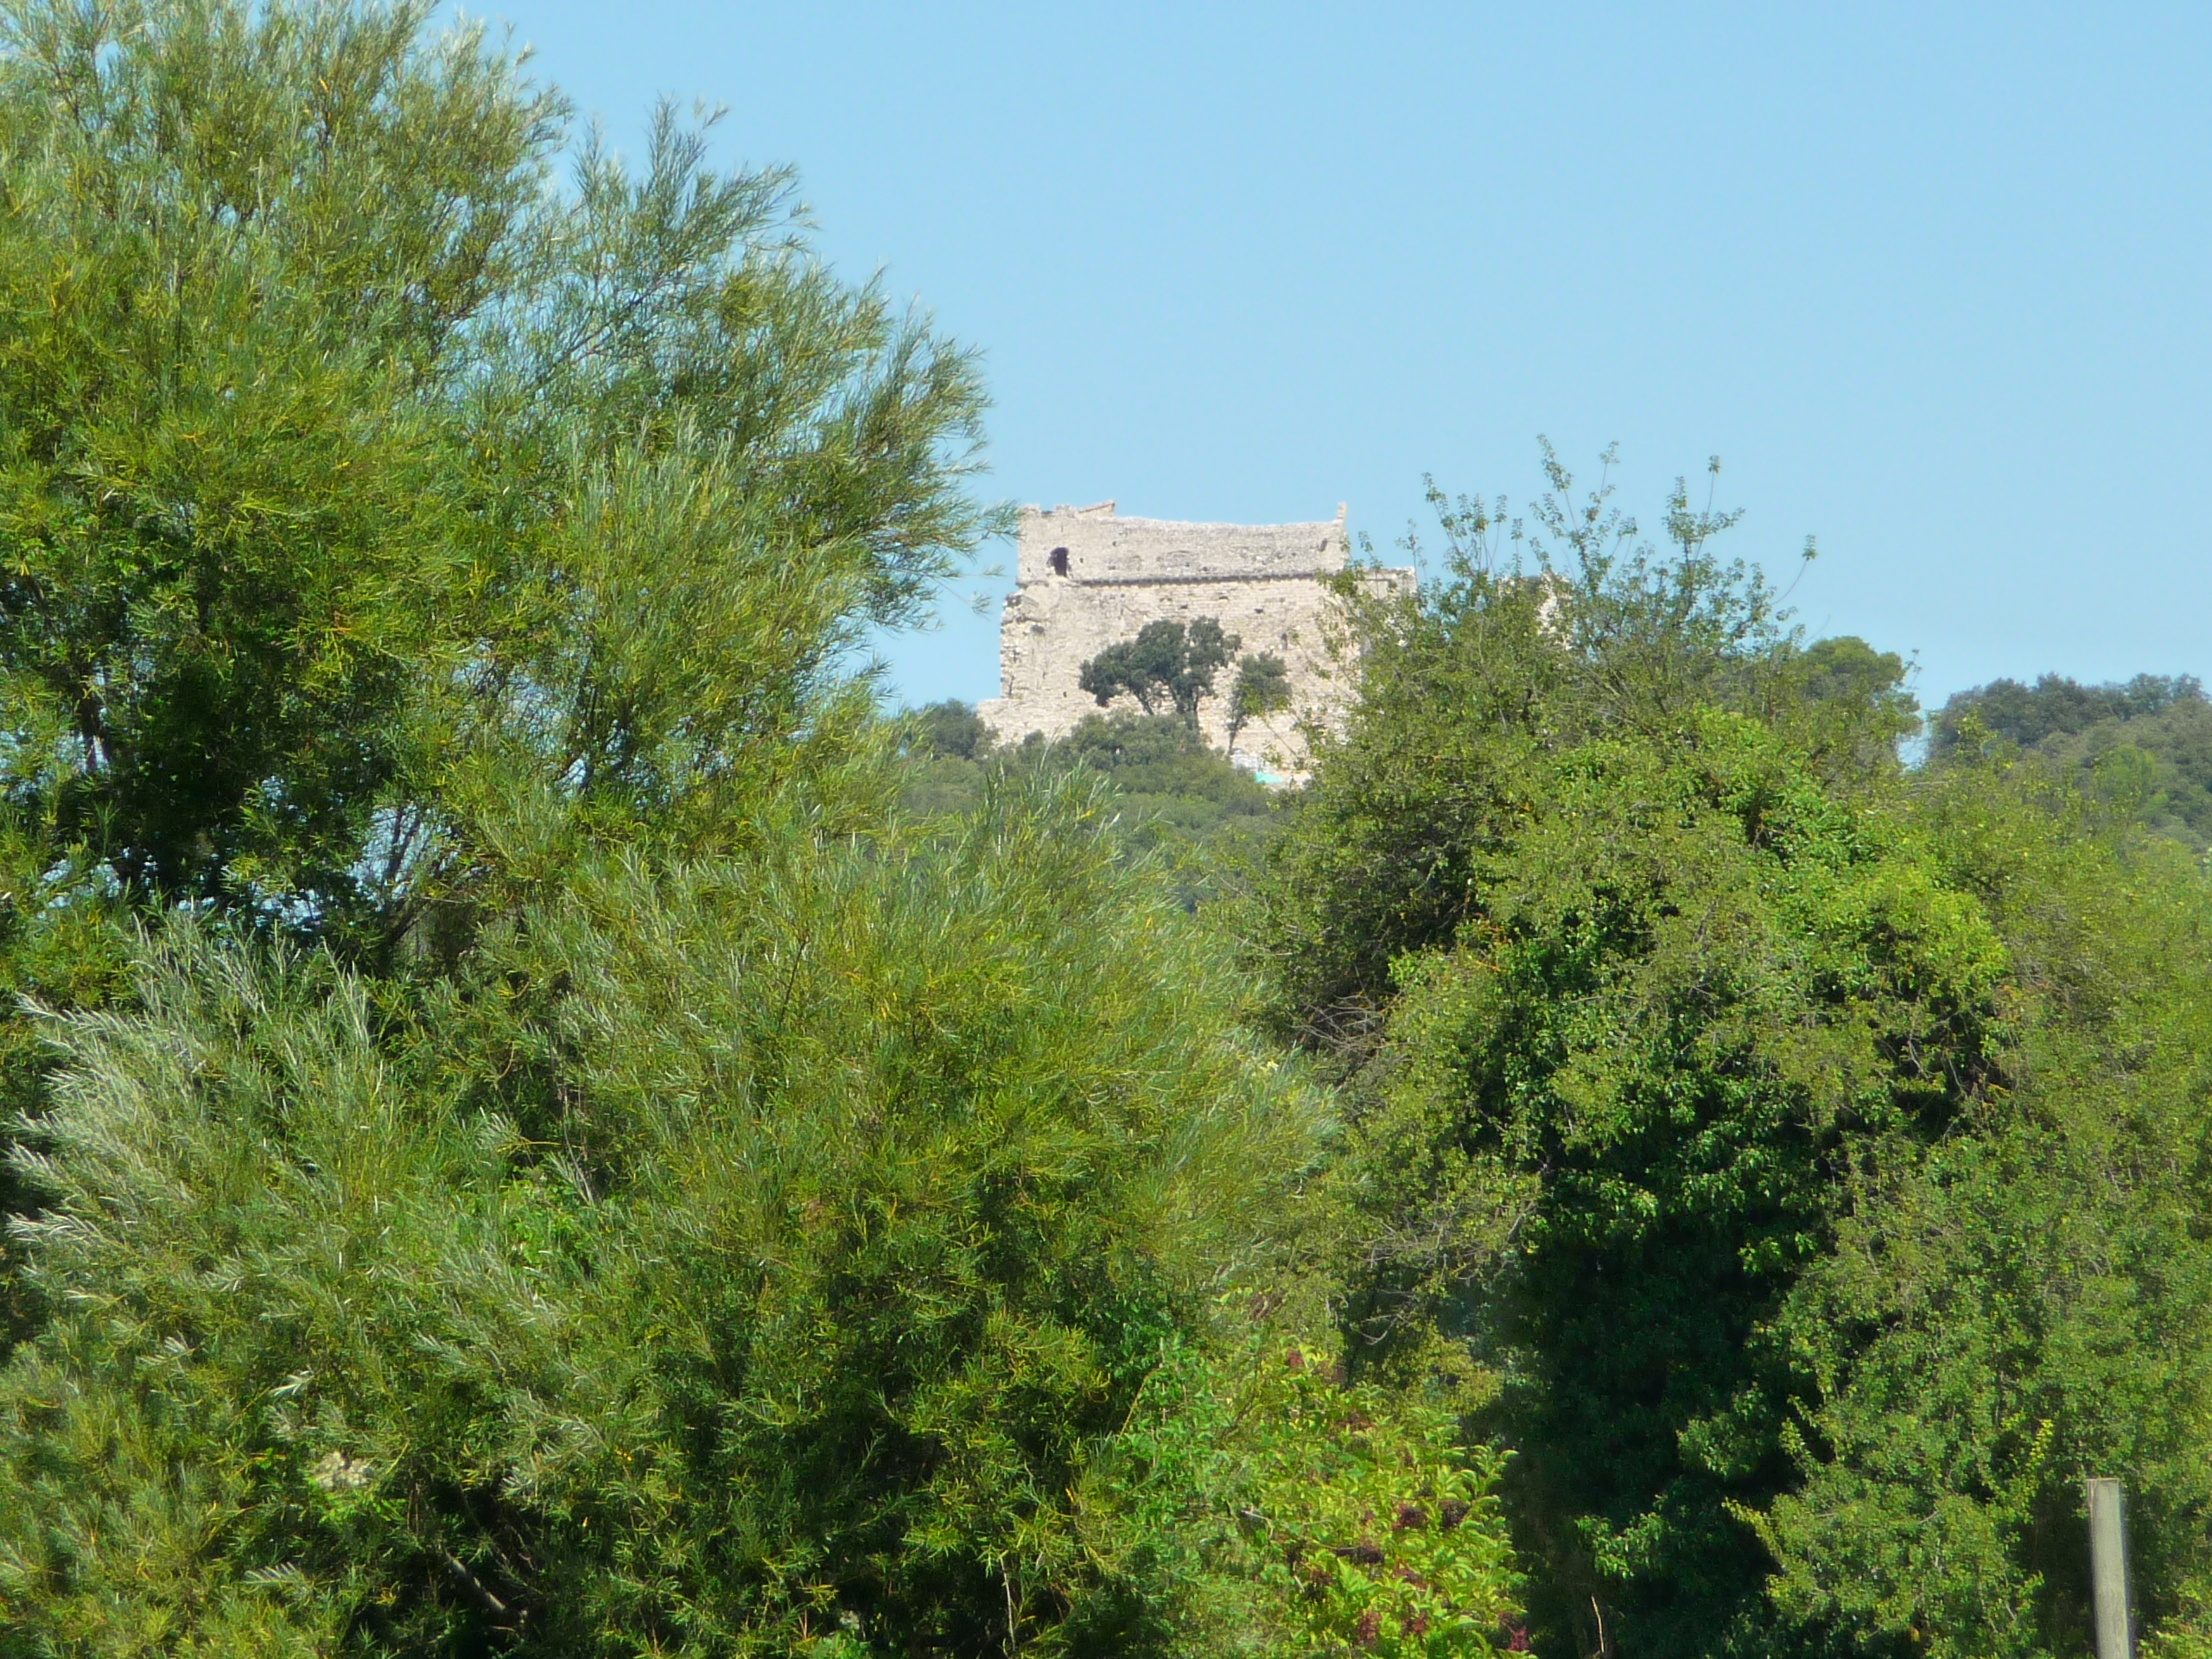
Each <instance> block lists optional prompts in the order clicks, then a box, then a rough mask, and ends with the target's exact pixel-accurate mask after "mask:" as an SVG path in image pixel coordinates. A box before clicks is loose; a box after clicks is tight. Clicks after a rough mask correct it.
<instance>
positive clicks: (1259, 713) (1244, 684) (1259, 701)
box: [1229, 652, 1290, 744]
mask: <svg viewBox="0 0 2212 1659" xmlns="http://www.w3.org/2000/svg"><path fill="white" fill-rule="evenodd" d="M1289 707H1290V670H1289V669H1288V668H1287V667H1285V666H1284V664H1283V660H1282V658H1280V657H1277V656H1274V655H1273V654H1271V653H1268V652H1262V653H1261V654H1260V655H1258V656H1255V657H1247V658H1244V660H1243V662H1241V663H1239V664H1236V682H1235V683H1233V684H1232V685H1231V686H1230V689H1229V741H1230V743H1231V744H1234V743H1235V742H1236V734H1237V733H1239V732H1241V731H1243V729H1244V728H1245V726H1246V725H1247V724H1248V723H1249V722H1250V721H1255V720H1259V719H1262V718H1263V717H1264V716H1266V715H1273V714H1279V713H1281V711H1282V710H1283V709H1287V708H1289Z"/></svg>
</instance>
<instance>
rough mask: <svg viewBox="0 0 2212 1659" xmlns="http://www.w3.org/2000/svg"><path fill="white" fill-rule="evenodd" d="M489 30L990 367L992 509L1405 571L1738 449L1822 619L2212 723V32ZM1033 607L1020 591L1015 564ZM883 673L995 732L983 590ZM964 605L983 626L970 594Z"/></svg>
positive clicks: (1267, 14) (899, 653) (1542, 15)
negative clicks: (1363, 556) (2158, 681)
mask: <svg viewBox="0 0 2212 1659" xmlns="http://www.w3.org/2000/svg"><path fill="white" fill-rule="evenodd" d="M491 15H493V16H497V17H500V18H503V19H504V20H505V21H506V22H510V23H512V25H513V26H514V28H515V29H516V32H517V34H518V36H519V37H520V38H521V39H524V40H525V41H529V42H531V44H533V45H534V46H535V48H537V62H538V65H539V67H540V69H541V71H542V72H543V73H544V74H545V75H546V76H547V77H548V78H550V79H553V80H556V81H557V82H559V83H560V84H561V85H563V86H564V87H566V88H567V89H568V90H569V92H571V93H572V94H573V95H574V96H575V98H576V99H577V100H578V101H579V103H580V104H581V105H582V107H583V108H585V109H586V110H588V111H594V112H596V113H597V114H599V115H600V116H601V117H602V118H604V120H605V122H606V124H607V128H608V130H609V131H610V132H611V133H612V134H613V136H614V137H615V138H616V140H617V141H618V142H619V143H622V144H623V145H624V146H625V147H626V148H630V149H634V148H635V143H636V138H637V135H638V134H639V132H640V131H641V130H642V128H643V124H644V117H645V111H647V109H648V108H649V107H650V105H651V104H652V100H653V99H654V98H655V97H656V96H658V95H659V94H662V93H669V94H674V95H676V96H677V97H679V98H682V99H686V100H690V99H706V100H709V101H712V102H715V103H719V104H722V105H727V106H728V118H727V119H726V121H725V123H724V124H723V125H722V127H721V130H720V140H719V150H718V153H719V155H720V156H721V158H722V159H723V160H725V161H727V162H731V163H738V162H754V163H757V162H791V163H792V164H794V165H796V166H797V167H798V168H799V169H800V171H801V175H802V179H803V185H804V198H805V200H807V201H808V202H809V203H810V204H811V206H812V207H813V210H814V213H815V215H816V217H817V219H818V221H819V224H820V226H821V245H822V246H823V249H824V250H825V251H826V252H827V253H828V254H829V257H831V258H832V259H833V260H834V261H835V262H836V264H838V265H839V266H840V268H841V269H842V270H845V271H846V272H847V273H848V274H850V275H854V276H865V275H866V274H867V273H868V271H870V270H873V269H874V268H876V267H878V266H880V267H882V268H883V270H884V271H885V274H886V279H887V283H889V285H890V287H891V289H892V290H893V292H894V293H896V294H898V295H899V296H902V297H903V296H914V297H916V298H918V300H920V301H921V302H924V303H925V304H926V305H927V306H929V307H930V308H932V309H933V310H934V311H935V313H936V314H937V316H938V320H939V321H940V322H941V324H942V325H943V326H944V327H947V328H948V329H950V331H951V332H953V333H954V334H957V335H958V336H959V337H961V338H962V339H963V340H968V341H971V342H973V343H975V344H976V345H977V346H981V347H982V349H983V351H984V352H985V353H986V357H987V365H988V377H989V380H990V383H991V386H992V390H993V393H994V396H995V411H994V414H993V416H992V419H991V427H990V435H991V459H992V465H993V471H992V474H991V477H990V478H989V479H988V480H987V484H988V487H989V488H990V490H991V492H992V493H994V494H995V495H998V496H1001V497H1005V498H1009V499H1017V500H1022V501H1034V502H1039V503H1043V504H1046V505H1050V504H1052V503H1054V502H1060V501H1071V502H1088V501H1092V500H1096V499H1103V498H1105V497H1109V496H1111V497H1115V498H1117V499H1119V501H1120V502H1121V504H1122V511H1123V512H1133V513H1142V514H1147V515H1150V516H1154V517H1160V518H1213V519H1237V520H1246V521H1271V520H1281V519H1301V518H1325V517H1328V516H1329V515H1330V514H1332V513H1333V512H1335V510H1336V505H1337V503H1338V501H1340V500H1342V501H1348V502H1349V503H1350V504H1351V518H1352V523H1353V525H1354V527H1355V528H1356V529H1363V530H1365V531H1368V532H1369V533H1370V534H1371V535H1372V536H1373V537H1374V538H1375V540H1376V543H1378V544H1381V545H1383V546H1386V547H1387V545H1388V544H1389V543H1390V542H1391V541H1392V540H1394V539H1395V537H1397V536H1399V535H1400V534H1402V531H1403V530H1404V527H1405V525H1406V524H1407V523H1408V520H1410V519H1414V518H1420V517H1422V516H1424V512H1425V510H1424V509H1423V507H1422V505H1421V475H1422V474H1423V473H1425V472H1427V473H1433V474H1435V475H1436V477H1437V479H1438V480H1439V481H1440V483H1442V484H1444V485H1445V486H1446V487H1448V488H1451V489H1453V490H1461V489H1467V490H1479V491H1481V492H1483V493H1496V492H1499V491H1503V492H1507V493H1510V494H1511V495H1513V496H1514V497H1515V498H1516V499H1519V498H1522V497H1525V496H1526V495H1527V494H1528V493H1529V489H1530V486H1532V485H1533V484H1534V483H1535V480H1536V477H1537V470H1536V450H1535V438H1536V435H1537V434H1539V433H1545V434H1548V435H1550V436H1551V437H1552V438H1553V440H1554V442H1556V443H1557V444H1558V445H1559V446H1560V449H1561V450H1562V451H1563V452H1564V453H1565V454H1566V455H1567V457H1568V458H1569V459H1570V460H1573V461H1586V460H1587V459H1589V458H1590V457H1592V456H1594V455H1595V454H1596V453H1597V452H1598V451H1599V449H1601V448H1603V447H1604V446H1605V444H1606V443H1607V442H1611V441H1612V440H1616V439H1618V441H1619V442H1620V443H1621V445H1622V448H1623V451H1624V458H1625V462H1626V465H1625V469H1624V473H1623V474H1622V475H1621V476H1622V481H1623V484H1624V491H1623V496H1622V499H1623V500H1624V502H1625V503H1626V504H1627V505H1630V507H1632V508H1633V509H1635V510H1636V511H1637V512H1639V513H1640V514H1642V515H1643V517H1644V518H1646V519H1647V521H1650V520H1654V519H1656V508H1657V507H1658V505H1659V504H1660V501H1661V499H1662V496H1663V493H1664V492H1665V490H1666V487H1667V486H1668V483H1669V480H1671V479H1672V478H1673V477H1674V476H1675V474H1678V473H1684V472H1688V473H1690V474H1695V473H1696V472H1697V471H1698V470H1699V469H1700V467H1702V465H1703V463H1704V461H1705V458H1706V457H1707V455H1708V454H1713V453H1716V452H1717V453H1718V454H1720V455H1721V456H1722V457H1723V459H1724V461H1725V462H1726V472H1725V474H1724V475H1723V478H1722V487H1721V497H1722V503H1723V505H1740V506H1742V507H1744V508H1745V509H1746V510H1747V512H1746V517H1745V521H1744V523H1743V524H1742V526H1741V527H1740V528H1739V529H1738V530H1737V531H1734V532H1733V534H1732V541H1733V543H1734V549H1735V550H1736V551H1737V552H1738V553H1740V554H1742V555H1744V556H1748V557H1751V558H1755V559H1758V560H1760V561H1761V562H1763V563H1766V564H1767V565H1768V567H1769V569H1771V570H1773V571H1775V572H1776V573H1777V575H1781V576H1783V577H1784V578H1785V579H1786V578H1787V576H1788V575H1789V574H1790V573H1791V571H1792V570H1793V569H1794V567H1795V566H1796V549H1797V548H1798V547H1799V545H1801V543H1802V540H1803V538H1804V537H1805V536H1806V535H1808V533H1809V534H1815V535H1817V536H1818V537H1819V538H1820V543H1821V559H1820V561H1819V563H1817V564H1816V565H1815V567H1814V568H1813V569H1812V570H1811V571H1810V572H1809V573H1808V575H1806V577H1805V579H1804V580H1803V581H1802V582H1801V583H1800V584H1799V586H1798V588H1797V590H1796V595H1795V601H1796V605H1797V607H1798V609H1799V613H1800V620H1802V621H1803V622H1804V623H1805V624H1807V625H1808V626H1809V627H1810V628H1811V629H1813V630H1814V631H1815V632H1831V633H1833V632H1855V633H1859V634H1863V635H1865V636H1866V638H1867V639H1871V640H1872V641H1873V642H1874V643H1876V644H1877V645H1880V646H1883V647H1885V648H1887V649H1892V650H1897V651H1902V652H1917V653H1918V657H1919V661H1920V664H1921V681H1920V690H1921V692H1922V695H1923V698H1924V699H1926V700H1928V701H1929V702H1937V701H1940V700H1941V699H1942V697H1943V696H1946V695H1947V694H1948V693H1949V692H1951V691H1953V690H1957V689H1959V688H1960V687H1962V686H1965V685H1968V684H1972V683H1977V682H1980V681H1984V680H1986V679H1989V678H1992V677H1996V676H1999V675H2013V676H2029V675H2032V674H2035V673H2037V672H2039V671H2045V670H2056V671H2062V672H2065V673H2069V674H2073V675H2075V676H2077V677H2082V678H2084V679H2103V678H2110V677H2124V676H2126V675H2129V674H2133V673H2135V672H2139V671H2159V672H2168V673H2171V672H2191V673H2196V674H2200V675H2203V676H2205V677H2208V678H2212V557H2208V555H2209V554H2212V501H2208V491H2207V488H2206V468H2207V461H2208V457H2209V456H2212V307H2208V303H2207V302H2208V298H2209V297H2212V234H2208V232H2212V218H2208V208H2212V8H2205V7H2202V6H2193V7H2181V6H2158V7H2153V6H2135V7H2126V6H2121V7H2113V6H2099V7H2092V6H2088V5H2076V6H2072V7H2069V8H2065V9H2059V8H2052V7H2042V6H2032V5H2005V6H1999V5H1997V4H1993V3H1992V4H1987V5H1982V6H1975V7H1964V6H1949V7H1947V6H1940V5H1936V6H1931V5H1929V4H1925V3H1923V4H1915V5H1911V6H1888V5H1873V4H1862V5H1856V6H1826V7H1818V8H1815V7H1811V6H1773V5H1767V6H1758V7H1751V6H1744V7H1736V8H1721V7H1711V6H1688V5H1682V6H1663V7H1662V6H1654V5H1648V4H1647V5H1640V6H1632V7H1631V6H1618V7H1596V6H1585V5H1572V4H1562V5H1529V4H1526V3H1522V4H1517V5H1514V6H1511V7H1491V6H1481V5H1466V4H1461V5H1433V6H1431V5H1413V4H1406V5H1389V4H1376V3H1370V4H1369V5H1366V6H1363V7H1359V8H1352V7H1349V6H1346V7H1340V8H1320V7H1312V6H1300V5H1293V4H1282V3H1276V4H1269V5H1257V4H1239V5H1230V4H1223V5H1202V4H1192V3H1189V0H1185V3H1183V4H1179V5H1172V6H1171V5H1164V4H1163V5H1116V6H1093V7H1075V6H1053V7H1047V6H1043V5H1030V6H1021V7H1013V6H984V5H950V4H948V5H930V6H924V5H902V6H888V5H867V4H856V3H834V0H833V3H819V0H817V3H810V4H804V5H794V4H790V3H783V4H778V5H761V4H753V3H728V0H724V3H716V4H712V5H709V4H704V3H691V0H629V3H627V4H624V5H620V6H617V5H610V4H607V3H605V0H594V3H582V0H502V3H499V5H497V6H496V7H494V8H493V10H492V11H491ZM1000 562H1003V563H1007V564H1008V565H1010V564H1011V550H1005V556H1004V558H1003V560H1002V561H1000ZM1006 586H1007V583H1006V582H1005V581H1004V580H1003V579H1001V580H996V581H994V580H989V579H981V578H979V579H977V580H976V581H972V582H968V583H966V584H963V588H962V592H963V593H966V594H973V593H978V592H980V593H983V594H988V595H989V596H990V598H991V601H992V602H991V604H990V606H989V608H988V612H987V613H986V614H985V615H984V616H983V617H982V618H981V619H978V618H976V617H975V616H973V615H971V614H969V613H967V612H966V611H964V610H963V608H962V607H960V606H959V605H958V604H957V602H954V603H950V604H948V605H947V606H946V607H944V609H945V618H944V625H943V626H941V627H940V628H939V629H938V631H936V632H931V633H929V634H926V635H923V636H919V637H915V638H908V639H896V640H892V641H889V642H887V645H886V646H885V654H886V657H887V659H888V661H889V662H890V664H891V667H892V671H893V684H894V687H895V690H896V691H897V692H898V693H899V695H901V696H904V697H905V698H906V699H907V700H911V701H914V702H920V701H924V700H927V699H930V698H934V697H940V696H961V697H968V698H976V697H981V696H990V695H993V694H994V693H995V690H996V684H997V622H996V614H997V607H996V604H995V598H996V595H997V594H1000V593H1001V592H1003V591H1004V589H1005V587H1006ZM956 599H957V596H956Z"/></svg>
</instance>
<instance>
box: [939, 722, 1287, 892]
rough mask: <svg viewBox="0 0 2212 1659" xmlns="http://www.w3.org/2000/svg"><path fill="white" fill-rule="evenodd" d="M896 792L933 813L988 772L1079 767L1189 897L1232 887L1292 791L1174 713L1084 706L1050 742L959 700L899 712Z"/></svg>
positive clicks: (983, 787)
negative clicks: (1006, 736)
mask: <svg viewBox="0 0 2212 1659" xmlns="http://www.w3.org/2000/svg"><path fill="white" fill-rule="evenodd" d="M906 721H907V724H908V728H909V734H908V739H907V745H906V769H905V770H906V779H907V783H906V791H905V802H906V807H907V809H908V810H910V811H912V812H914V813H917V814H919V815H922V816H925V817H926V816H931V815H938V814H947V815H953V816H958V815H961V814H964V813H969V812H972V811H974V810H976V807H977V806H978V805H979V804H981V802H982V799H983V797H984V793H985V791H987V789H988V786H989V784H990V781H991V780H992V779H994V778H996V777H999V776H1001V775H1004V774H1007V773H1014V774H1017V775H1020V776H1024V777H1033V776H1058V775H1060V774H1063V773H1065V772H1080V773H1082V774H1083V775H1084V776H1085V777H1091V778H1096V779H1103V781H1104V782H1105V783H1106V784H1107V785H1109V787H1110V789H1111V790H1112V791H1113V793H1112V799H1113V801H1114V804H1115V806H1116V809H1117V814H1118V816H1119V817H1120V819H1121V827H1122V834H1123V836H1124V837H1125V839H1126V841H1127V842H1128V846H1129V847H1130V848H1131V849H1132V850H1133V851H1135V852H1139V853H1148V854H1153V855H1157V856H1158V859H1159V860H1160V861H1161V862H1163V863H1164V864H1166V866H1167V867H1168V868H1170V869H1171V870H1172V871H1173V873H1174V875H1175V879H1176V881H1177V884H1178V887H1179V889H1180V890H1181V891H1182V892H1183V893H1185V896H1186V897H1187V898H1190V899H1197V898H1198V897H1200V896H1201V895H1204V894H1208V893H1217V892H1218V891H1220V890H1222V889H1223V888H1224V886H1226V887H1242V886H1243V882H1244V880H1245V874H1246V872H1248V871H1249V868H1251V867H1252V865H1253V864H1254V862H1255V861H1256V859H1257V858H1258V857H1259V855H1260V853H1261V851H1262V849H1263V848H1264V847H1265V846H1266V844H1267V842H1268V839H1269V838H1270V837H1271V836H1273V835H1274V831H1275V830H1276V829H1278V828H1279V827H1280V826H1281V823H1282V822H1283V821H1284V818H1285V817H1286V816H1287V814H1288V813H1289V812H1290V811H1292V810H1295V806H1296V797H1295V796H1285V795H1283V794H1281V793H1277V792H1274V791H1269V790H1268V789H1267V788H1266V787H1264V786H1263V785H1261V784H1260V783H1259V782H1257V781H1256V780H1255V779H1254V778H1253V776H1252V774H1251V773H1250V772H1245V771H1244V770H1243V769H1242V768H1241V767H1238V766H1234V765H1232V764H1230V760H1229V759H1228V757H1226V756H1225V755H1224V754H1222V753H1220V752H1219V751H1218V750H1217V749H1214V748H1212V747H1209V746H1208V745H1207V744H1206V742H1205V741H1204V740H1203V739H1202V738H1200V737H1199V736H1198V734H1196V733H1195V732H1193V731H1192V729H1191V728H1190V727H1189V726H1188V725H1187V724H1186V723H1185V721H1183V720H1182V719H1180V718H1179V716H1177V715H1136V714H1128V713H1122V712H1117V713H1115V714H1111V715H1087V716H1085V717H1084V719H1083V720H1081V721H1077V724H1076V728H1075V729H1074V730H1073V731H1071V732H1070V733H1069V734H1067V736H1065V737H1064V738H1062V739H1060V740H1058V741H1056V742H1051V743H1047V742H1046V741H1044V740H1042V739H1041V738H1037V737H1031V738H1028V739H1026V740H1025V741H1022V742H1020V743H1017V744H1012V745H1004V746H1001V745H999V744H996V743H995V742H994V741H992V739H991V737H990V734H988V731H987V730H986V729H985V728H984V727H983V725H982V721H980V720H978V719H977V718H976V714H975V711H974V710H973V709H970V708H969V706H968V705H967V704H965V703H958V702H950V703H932V704H931V705H930V706H929V707H928V708H926V709H919V710H916V711H914V712H912V713H911V714H909V715H907V716H906Z"/></svg>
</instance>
